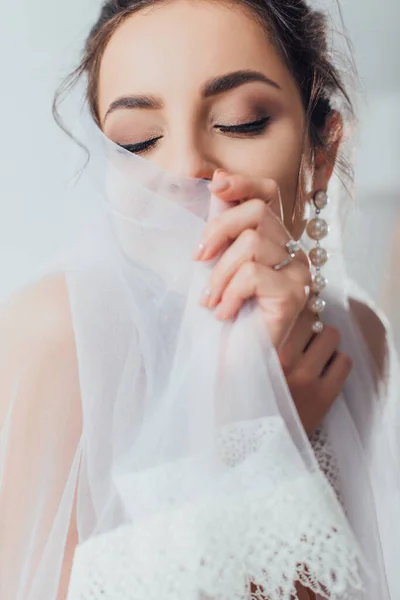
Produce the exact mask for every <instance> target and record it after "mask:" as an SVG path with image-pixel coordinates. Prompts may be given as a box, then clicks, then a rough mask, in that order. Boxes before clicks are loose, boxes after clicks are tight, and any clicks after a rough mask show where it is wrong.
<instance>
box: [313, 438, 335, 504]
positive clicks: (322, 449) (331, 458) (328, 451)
mask: <svg viewBox="0 0 400 600" xmlns="http://www.w3.org/2000/svg"><path fill="white" fill-rule="evenodd" d="M310 442H311V446H312V448H313V450H314V454H315V458H316V459H317V462H318V464H319V468H320V469H321V471H322V473H323V474H324V475H325V477H326V479H327V481H328V482H329V484H330V485H331V487H332V489H333V491H334V492H335V494H336V497H337V499H338V500H339V502H340V503H341V504H342V506H343V498H342V494H341V481H340V470H339V465H338V462H337V459H336V456H335V453H334V451H333V448H332V445H331V443H330V441H329V437H328V434H327V433H326V431H325V429H324V428H323V426H322V427H320V428H319V429H317V430H316V431H315V433H314V435H313V436H312V437H311V439H310Z"/></svg>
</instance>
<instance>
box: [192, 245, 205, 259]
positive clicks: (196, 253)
mask: <svg viewBox="0 0 400 600" xmlns="http://www.w3.org/2000/svg"><path fill="white" fill-rule="evenodd" d="M205 249H206V245H205V243H204V242H201V243H200V244H199V245H198V246H197V248H196V250H195V251H194V254H193V260H200V259H201V257H202V256H203V255H204V252H205Z"/></svg>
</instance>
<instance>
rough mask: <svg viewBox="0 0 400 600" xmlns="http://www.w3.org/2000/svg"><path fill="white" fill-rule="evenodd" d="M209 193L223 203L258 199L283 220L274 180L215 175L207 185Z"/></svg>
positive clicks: (278, 194)
mask: <svg viewBox="0 0 400 600" xmlns="http://www.w3.org/2000/svg"><path fill="white" fill-rule="evenodd" d="M209 189H210V191H211V192H212V193H213V194H215V195H216V196H218V198H220V199H221V200H223V201H224V202H239V201H240V202H243V201H246V200H251V199H252V198H260V199H262V200H263V201H264V202H266V203H268V204H269V205H270V206H271V209H272V210H273V212H274V213H275V214H276V215H277V216H278V217H280V218H281V219H283V209H282V200H281V194H280V190H279V186H278V184H277V182H276V181H275V180H274V179H266V178H263V177H249V176H246V175H234V174H225V173H223V174H222V173H221V172H219V173H217V174H216V177H214V179H213V181H212V182H211V183H210V184H209Z"/></svg>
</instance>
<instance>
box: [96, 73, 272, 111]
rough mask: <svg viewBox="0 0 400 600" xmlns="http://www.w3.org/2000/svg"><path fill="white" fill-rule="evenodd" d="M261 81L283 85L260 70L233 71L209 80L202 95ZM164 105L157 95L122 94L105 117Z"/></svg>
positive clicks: (215, 93)
mask: <svg viewBox="0 0 400 600" xmlns="http://www.w3.org/2000/svg"><path fill="white" fill-rule="evenodd" d="M255 81H258V82H261V83H265V84H266V85H269V86H270V87H273V88H275V89H277V90H281V89H282V88H281V86H280V85H278V83H276V81H274V80H273V79H270V78H269V77H267V76H266V75H264V74H263V73H261V72H260V71H248V70H245V71H243V70H242V71H234V72H232V73H227V74H226V75H221V76H219V77H215V78H214V79H211V80H210V81H208V82H207V83H206V84H205V85H204V86H203V88H202V96H203V98H211V97H213V96H219V95H220V94H224V93H226V92H229V91H231V90H234V89H236V88H238V87H240V86H242V85H245V84H246V83H252V82H255ZM162 107H163V102H162V100H161V99H160V98H157V97H155V96H145V95H138V96H121V97H120V98H117V99H116V100H114V101H113V102H111V104H110V106H109V107H108V109H107V112H106V114H105V117H104V121H105V120H106V119H107V117H108V116H109V115H110V114H111V113H113V112H115V111H116V110H121V109H128V110H129V109H135V108H141V109H147V110H149V109H150V110H160V109H162Z"/></svg>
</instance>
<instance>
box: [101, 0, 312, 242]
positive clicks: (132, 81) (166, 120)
mask: <svg viewBox="0 0 400 600" xmlns="http://www.w3.org/2000/svg"><path fill="white" fill-rule="evenodd" d="M98 92H99V105H98V108H99V118H100V123H101V127H102V128H103V130H104V132H105V134H106V135H107V136H108V137H109V138H110V139H112V140H113V141H114V142H116V143H117V144H120V145H122V146H124V147H126V148H127V149H128V150H130V151H132V152H134V153H138V154H141V155H142V156H143V157H145V158H147V159H149V160H151V161H154V162H155V163H157V164H158V165H160V166H161V167H163V168H165V169H169V170H171V171H174V172H176V173H178V174H180V175H183V176H187V177H196V178H204V179H211V178H212V176H213V173H214V171H215V170H216V169H218V168H221V169H224V170H225V171H228V172H230V173H238V174H245V175H250V176H256V177H267V178H271V179H274V180H275V181H276V182H277V183H278V185H279V187H280V190H281V195H282V202H283V208H284V215H285V224H286V225H287V227H288V228H289V229H290V230H291V231H292V233H295V234H296V235H299V234H300V233H301V231H300V230H301V229H302V228H303V227H304V218H305V217H304V210H303V209H304V205H305V204H304V202H303V201H302V198H305V197H306V196H307V193H310V192H311V188H312V186H313V182H312V177H313V165H311V164H310V161H309V159H307V157H308V156H309V155H310V152H309V147H308V141H307V136H305V135H304V128H305V114H304V107H303V104H302V101H301V97H300V92H299V90H298V88H297V86H296V82H295V80H294V78H293V77H292V75H291V74H290V72H289V70H288V68H287V67H286V66H285V63H284V62H283V60H282V59H281V58H280V57H279V55H278V54H277V52H276V50H275V48H274V46H273V45H272V43H271V42H270V41H269V40H268V36H267V34H266V32H265V30H264V29H263V28H262V27H261V26H260V25H259V24H258V23H257V22H256V21H255V20H254V19H253V18H252V17H251V15H250V14H248V13H247V12H245V10H244V9H243V8H241V7H239V6H235V7H231V6H228V5H225V4H224V3H222V2H221V3H216V2H209V1H208V0H172V1H171V2H166V3H163V4H161V5H158V6H155V7H152V8H150V9H146V10H142V11H140V12H138V13H136V14H134V15H132V16H130V17H129V18H128V19H127V20H126V21H125V22H124V23H123V24H122V25H121V26H120V27H119V28H118V29H117V31H116V32H115V34H114V35H113V37H112V39H111V41H110V43H109V44H108V46H107V48H106V51H105V54H104V57H103V60H102V64H101V69H100V77H99V89H98ZM302 159H303V162H304V166H305V169H304V170H303V169H302V177H301V178H300V181H299V173H300V164H301V161H302Z"/></svg>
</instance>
